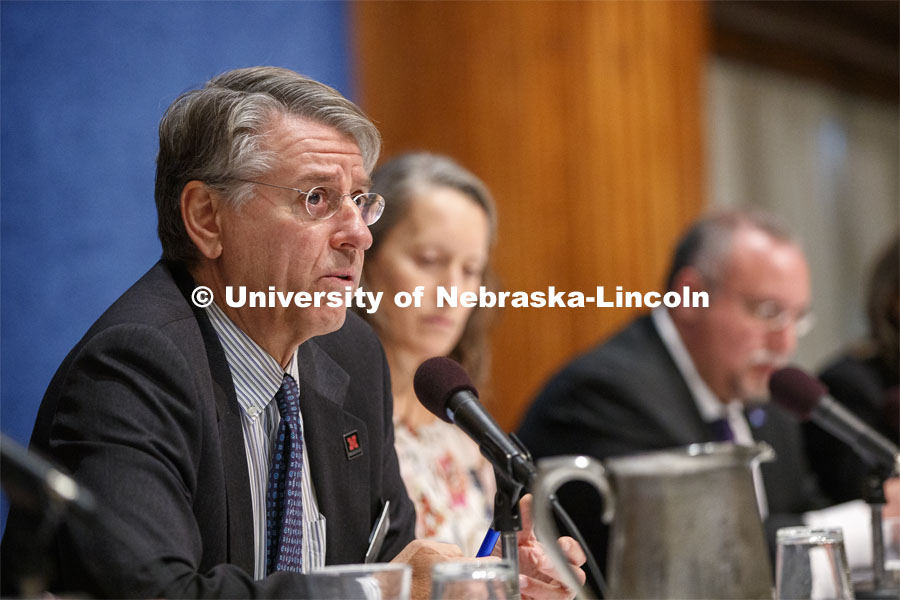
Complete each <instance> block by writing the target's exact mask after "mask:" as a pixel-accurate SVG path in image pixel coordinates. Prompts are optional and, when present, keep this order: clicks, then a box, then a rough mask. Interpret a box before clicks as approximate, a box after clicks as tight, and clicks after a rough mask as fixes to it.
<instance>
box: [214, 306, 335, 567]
mask: <svg viewBox="0 0 900 600" xmlns="http://www.w3.org/2000/svg"><path fill="white" fill-rule="evenodd" d="M206 313H207V315H208V316H209V320H210V322H211V323H212V326H213V329H215V331H216V334H217V335H218V336H219V341H220V342H221V343H222V347H223V348H224V350H225V358H226V360H227V361H228V367H229V368H230V369H231V378H232V381H233V382H234V391H235V394H236V395H237V401H238V404H239V405H240V407H241V426H242V427H243V431H244V449H245V451H246V452H245V453H246V455H247V470H248V471H249V473H250V499H251V502H252V506H253V514H252V515H248V518H252V519H253V547H254V557H255V559H256V562H255V569H254V573H253V576H254V577H255V578H256V579H262V578H263V577H265V576H266V491H267V489H268V485H269V467H270V465H271V463H272V451H273V449H274V447H275V435H276V432H277V431H278V424H279V423H280V422H281V415H280V414H279V413H278V405H277V404H276V403H275V402H273V401H272V400H274V398H275V393H276V392H277V391H278V389H279V388H280V387H281V382H282V380H283V379H284V375H285V373H287V374H288V375H290V376H291V377H293V378H294V380H295V381H297V383H298V385H299V384H300V377H299V372H298V371H299V369H298V366H297V353H296V351H295V352H294V356H292V357H291V360H290V362H289V363H288V368H287V370H285V369H283V368H281V365H279V364H278V361H276V360H275V359H274V358H272V356H270V355H269V354H268V353H267V352H266V351H265V350H263V349H262V348H260V347H259V345H258V344H257V343H256V342H254V341H253V340H252V339H250V336H248V335H247V334H246V333H244V332H243V331H242V330H241V329H240V328H239V327H238V326H237V325H235V324H234V322H232V320H231V319H229V318H228V316H227V315H226V314H225V313H224V312H223V311H222V309H221V308H219V307H218V306H217V305H216V303H215V302H213V303H212V304H210V305H209V306H208V307H207V308H206ZM301 398H302V394H301ZM300 428H301V430H302V429H303V402H302V400H301V403H300ZM303 456H304V461H303V521H304V522H303V543H302V551H303V572H304V573H309V572H310V571H313V570H315V569H319V568H321V567H323V566H324V565H325V517H323V516H322V515H321V514H319V507H318V504H317V503H316V495H315V490H314V489H313V485H312V477H311V476H310V472H309V461H308V460H306V457H307V456H308V453H307V451H306V437H305V436H304V437H303Z"/></svg>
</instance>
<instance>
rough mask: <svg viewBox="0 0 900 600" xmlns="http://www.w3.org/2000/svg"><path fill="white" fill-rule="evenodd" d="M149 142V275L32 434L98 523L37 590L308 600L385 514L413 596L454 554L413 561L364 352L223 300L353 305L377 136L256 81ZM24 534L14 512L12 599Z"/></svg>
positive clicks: (92, 334) (352, 321)
mask: <svg viewBox="0 0 900 600" xmlns="http://www.w3.org/2000/svg"><path fill="white" fill-rule="evenodd" d="M159 138H160V147H159V155H158V159H157V176H156V205H157V212H158V217H159V238H160V241H161V242H162V248H163V259H162V260H161V261H160V262H159V263H157V264H156V265H155V266H154V267H153V268H152V269H151V270H150V271H149V272H148V273H147V274H146V275H144V276H143V277H142V278H141V279H140V280H139V281H138V282H137V283H135V284H134V286H132V287H131V288H130V289H129V290H128V291H127V292H125V294H124V295H123V296H122V297H121V298H119V299H118V300H117V301H116V302H115V303H114V304H113V305H112V306H111V307H110V308H109V309H108V310H107V311H106V313H104V315H103V316H101V317H100V319H99V320H98V321H97V322H96V323H95V324H94V325H93V326H92V327H91V329H90V330H89V331H88V332H87V334H86V335H85V336H84V338H83V339H82V340H81V341H80V342H79V343H78V344H77V346H76V347H75V348H74V349H73V350H72V351H71V352H70V354H69V355H68V356H67V357H66V359H65V361H64V362H63V364H62V366H61V367H60V368H59V370H58V371H57V373H56V375H55V377H54V378H53V381H52V382H51V384H50V387H49V388H48V390H47V393H46V395H45V397H44V400H43V402H42V405H41V408H40V411H39V414H38V418H37V422H36V425H35V428H34V432H33V434H32V439H31V447H32V448H33V449H34V450H37V451H40V452H42V453H45V454H47V455H49V456H51V457H52V458H53V459H55V460H56V461H58V462H59V463H61V464H62V465H63V466H64V467H66V468H67V469H68V470H69V471H71V472H72V474H73V475H74V477H75V479H76V480H77V481H79V482H80V483H81V484H82V485H84V486H85V487H86V488H87V489H89V490H90V491H92V492H93V494H94V495H95V496H96V498H97V501H98V505H99V506H100V507H101V508H102V510H103V518H102V520H100V522H99V524H98V523H97V522H96V521H95V522H94V523H93V524H91V525H88V526H85V525H84V523H83V522H80V521H76V520H70V521H67V522H66V523H65V524H64V526H63V527H62V528H61V531H60V532H59V535H58V539H57V541H56V548H55V549H56V553H55V555H54V556H52V557H51V559H50V563H51V570H52V571H54V573H53V577H52V579H50V580H49V581H48V582H47V588H48V589H50V590H52V591H64V592H86V593H88V594H90V595H97V596H110V597H126V596H128V597H132V596H135V597H223V598H231V597H242V598H249V597H265V598H276V597H310V596H314V595H316V593H317V591H316V590H317V588H316V587H315V585H314V584H315V582H316V580H317V576H316V575H315V573H314V572H315V571H316V570H317V569H318V568H320V567H322V566H323V565H325V564H326V563H327V564H346V563H361V562H363V560H364V558H366V554H367V550H370V547H369V536H370V532H372V531H373V527H375V526H376V524H378V523H381V522H382V520H381V519H380V517H381V516H382V515H383V514H386V515H388V516H389V523H390V525H389V527H388V528H387V529H386V532H385V535H384V537H383V541H382V542H381V543H380V548H379V547H378V546H377V545H376V546H375V547H373V548H371V552H372V556H371V558H373V559H374V560H377V561H388V560H392V559H393V560H395V561H402V562H407V563H409V564H411V565H412V566H413V589H414V592H418V595H419V596H421V595H422V592H423V590H424V593H425V594H427V590H428V576H429V571H430V566H431V564H433V563H434V562H437V561H440V560H443V559H446V558H448V557H452V556H458V555H459V550H458V549H457V548H456V547H455V546H450V545H447V544H439V543H434V542H420V541H413V531H414V525H415V512H414V509H413V505H412V503H411V502H410V500H409V497H408V496H407V494H406V490H405V488H404V486H403V482H402V480H401V479H400V472H399V468H398V463H397V456H396V453H395V451H394V432H393V426H392V399H391V392H390V389H391V388H390V381H389V375H388V367H387V363H386V361H385V357H384V352H383V351H382V349H381V345H380V344H379V342H378V339H377V337H376V336H375V334H374V333H373V332H372V330H371V329H370V328H369V327H368V325H366V324H365V323H363V322H362V321H361V320H360V319H359V318H358V317H357V316H356V315H354V314H347V311H346V306H344V305H343V304H341V303H337V304H335V303H331V302H324V303H319V304H318V305H316V304H312V305H311V306H306V307H300V306H298V305H295V304H294V303H291V302H286V303H282V302H275V303H274V305H268V306H266V307H259V306H256V307H254V306H252V305H247V304H244V305H242V306H239V305H238V304H239V303H232V302H230V301H226V300H227V299H228V298H229V291H230V290H233V289H234V288H237V287H239V286H243V287H244V288H245V289H247V290H251V291H261V292H263V293H265V294H266V295H267V294H268V292H270V291H272V290H274V291H275V292H277V293H278V294H282V295H284V294H289V293H293V294H299V293H304V294H307V295H308V296H309V297H310V298H314V297H316V296H319V297H320V298H321V297H323V295H329V294H331V293H336V294H339V295H342V294H344V293H345V292H347V291H348V290H353V289H355V288H356V287H357V285H358V283H359V277H360V271H361V268H362V263H363V252H364V251H365V250H366V249H367V248H368V247H369V246H370V245H371V243H372V236H371V234H370V233H369V229H368V226H369V225H371V224H372V223H374V222H375V221H376V220H377V219H378V218H379V216H380V215H381V212H382V210H383V209H384V199H383V198H382V197H381V196H379V195H378V194H375V193H371V192H369V186H370V180H369V173H370V172H371V171H372V168H373V167H374V165H375V162H376V161H377V158H378V153H379V150H380V136H379V134H378V131H377V130H376V129H375V127H374V125H372V123H371V122H370V121H369V120H368V119H367V118H366V117H365V115H364V114H363V113H362V112H361V111H360V109H359V108H358V107H357V106H355V105H354V104H353V103H352V102H350V101H348V100H347V99H345V98H344V97H343V96H341V95H340V94H339V93H338V92H337V91H335V90H333V89H331V88H329V87H328V86H325V85H323V84H321V83H318V82H316V81H313V80H311V79H308V78H306V77H303V76H301V75H298V74H297V73H294V72H293V71H289V70H287V69H280V68H274V67H255V68H247V69H238V70H235V71H230V72H227V73H225V74H223V75H220V76H218V77H216V78H214V79H212V80H211V81H210V82H208V83H207V84H206V85H205V87H203V88H202V89H198V90H194V91H190V92H188V93H186V94H184V95H182V96H181V97H180V98H178V99H177V100H175V102H174V103H173V104H172V105H171V106H170V107H169V109H168V111H167V112H166V114H165V116H164V117H163V119H162V121H161V123H160V127H159ZM276 297H277V296H276ZM384 522H388V521H384ZM28 535H29V529H28V525H27V523H26V521H25V520H24V518H20V516H19V515H17V513H16V512H14V513H13V514H11V516H10V519H9V523H8V527H7V532H6V536H5V538H4V543H3V566H4V568H3V576H4V580H5V581H4V586H5V593H6V594H9V593H11V590H10V589H9V585H10V584H12V583H13V582H15V581H16V579H17V577H18V576H20V575H21V574H22V573H23V570H26V569H27V568H28V567H29V565H22V564H21V562H19V563H17V562H16V561H17V559H18V556H17V554H18V551H19V550H20V549H21V548H22V544H25V543H27V538H28ZM528 558H529V557H528V556H526V557H525V560H524V561H523V571H525V572H526V573H531V574H533V575H535V576H538V577H542V578H543V579H545V580H546V579H547V578H548V577H550V576H548V575H547V574H546V573H545V572H543V571H541V569H540V568H539V565H538V564H537V563H535V562H533V561H532V563H528V562H527V560H528ZM537 559H540V556H537ZM537 559H536V560H537ZM19 591H22V590H19ZM563 592H565V590H564V588H563ZM12 593H16V591H15V590H12ZM565 595H568V592H565Z"/></svg>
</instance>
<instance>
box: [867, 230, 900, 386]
mask: <svg viewBox="0 0 900 600" xmlns="http://www.w3.org/2000/svg"><path fill="white" fill-rule="evenodd" d="M898 297H900V235H898V236H895V237H894V239H893V241H891V242H890V243H889V244H888V245H887V247H886V248H884V250H883V251H882V252H881V254H879V256H878V260H877V261H876V262H875V267H874V268H873V269H872V275H871V279H869V289H868V298H867V306H866V309H867V312H868V317H869V335H870V336H871V337H872V342H873V343H874V345H875V352H876V353H877V354H878V356H879V357H881V359H882V360H883V361H884V362H885V364H886V366H887V367H888V368H890V369H892V370H893V371H894V372H896V370H897V369H898V368H900V367H898V357H900V339H898V338H900V323H898V317H900V315H898V314H897V313H898V308H897V304H898Z"/></svg>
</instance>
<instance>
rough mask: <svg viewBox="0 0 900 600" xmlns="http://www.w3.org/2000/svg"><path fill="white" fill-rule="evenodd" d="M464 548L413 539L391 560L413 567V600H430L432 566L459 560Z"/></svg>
mask: <svg viewBox="0 0 900 600" xmlns="http://www.w3.org/2000/svg"><path fill="white" fill-rule="evenodd" d="M461 557H462V550H460V549H459V547H458V546H454V545H453V544H444V543H441V542H429V541H425V540H413V541H411V542H410V543H409V544H408V545H407V546H406V548H404V549H403V550H401V551H400V554H398V555H397V556H396V557H394V560H392V561H391V562H400V563H406V564H408V565H410V566H411V567H412V589H411V594H410V597H411V599H412V600H428V598H429V597H430V595H431V567H433V566H434V565H436V564H437V563H441V562H447V561H450V560H459V559H460V558H461Z"/></svg>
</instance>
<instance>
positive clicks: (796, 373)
mask: <svg viewBox="0 0 900 600" xmlns="http://www.w3.org/2000/svg"><path fill="white" fill-rule="evenodd" d="M769 391H770V392H771V393H772V399H773V400H774V401H775V403H776V404H778V405H779V406H781V407H782V408H784V409H785V410H787V411H788V412H789V413H791V414H793V415H794V416H796V417H797V418H798V419H800V420H801V421H806V420H807V419H812V421H813V423H815V424H816V425H818V426H819V427H821V428H822V429H824V430H826V431H827V432H829V433H830V434H831V435H833V436H834V437H836V438H838V439H839V440H841V441H842V442H844V443H845V444H847V445H848V446H850V447H851V448H852V449H853V451H854V452H856V454H857V455H858V456H859V457H860V458H861V459H862V460H863V462H865V463H867V464H868V465H869V466H871V467H878V468H882V469H885V470H887V471H889V472H892V473H894V474H897V470H898V466H900V448H897V446H896V444H894V443H893V442H891V441H890V440H888V439H887V438H885V437H884V436H883V435H881V434H880V433H878V432H877V431H875V430H874V429H872V428H871V427H869V425H867V424H866V423H864V422H863V421H862V420H861V419H860V418H859V417H857V416H856V415H854V414H853V413H851V412H850V411H849V410H847V409H846V408H844V407H843V406H842V405H841V404H840V403H839V402H838V401H837V400H835V399H834V398H832V397H831V396H829V395H828V388H826V387H825V386H824V385H823V384H822V382H820V381H819V380H818V379H816V378H815V377H812V376H811V375H809V374H807V373H805V372H804V371H802V370H800V369H797V368H795V367H786V368H784V369H780V370H778V371H776V372H775V373H773V374H772V378H771V379H770V380H769Z"/></svg>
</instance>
